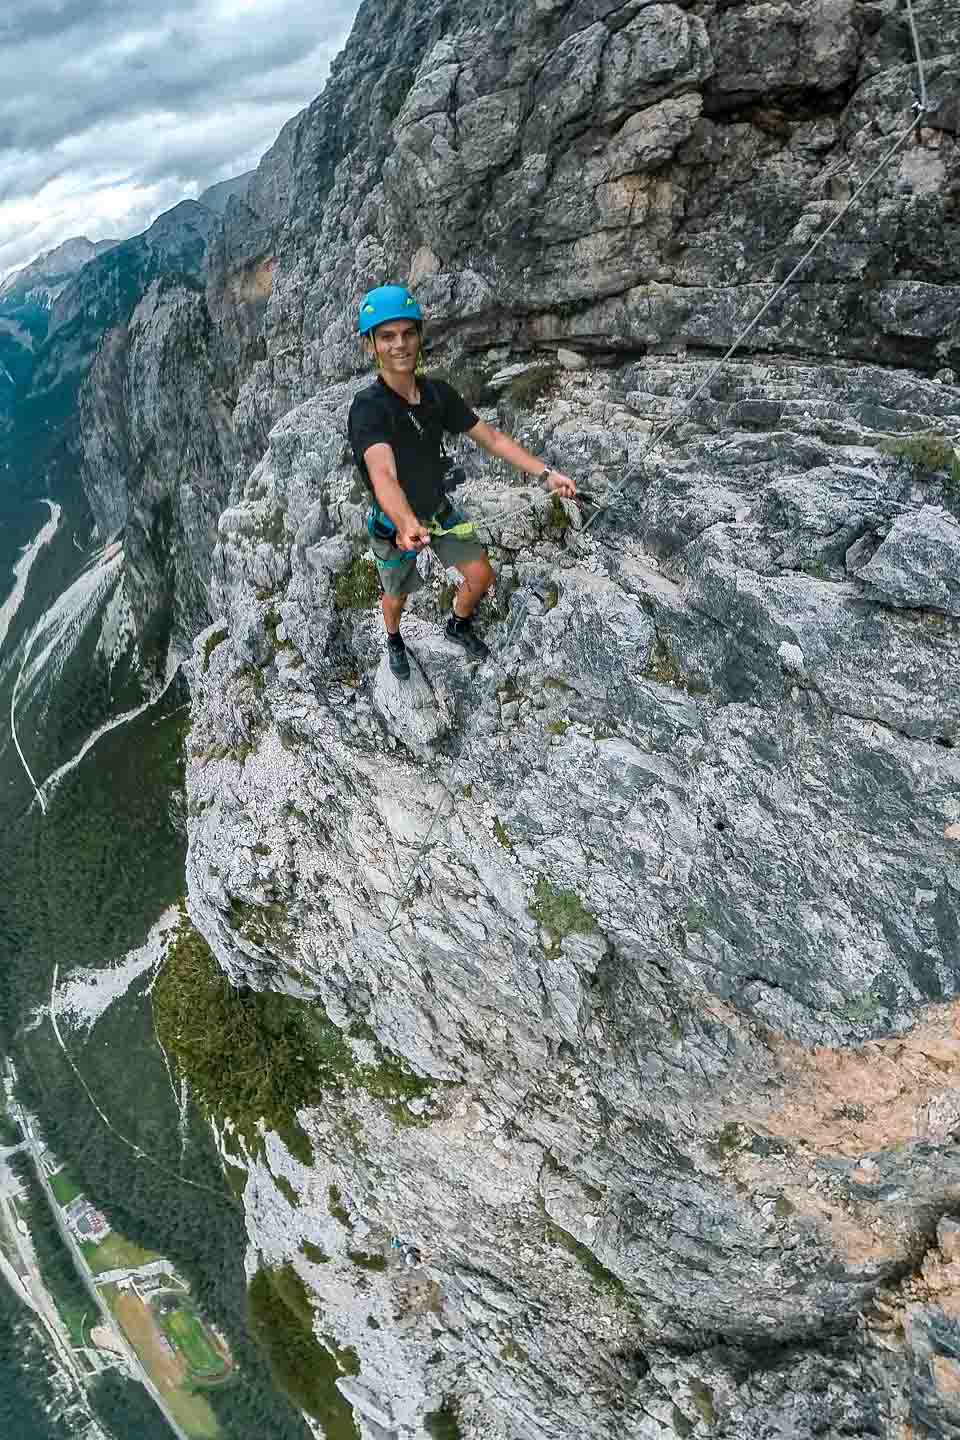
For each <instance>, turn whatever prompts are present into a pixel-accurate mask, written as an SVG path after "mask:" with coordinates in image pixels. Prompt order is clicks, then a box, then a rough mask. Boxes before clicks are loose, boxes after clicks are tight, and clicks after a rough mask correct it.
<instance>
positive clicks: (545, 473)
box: [537, 465, 553, 485]
mask: <svg viewBox="0 0 960 1440" xmlns="http://www.w3.org/2000/svg"><path fill="white" fill-rule="evenodd" d="M552 474H553V471H552V470H551V468H550V466H549V465H548V466H547V468H546V469H545V470H541V471H540V474H539V475H538V476H537V479H538V480H539V481H540V484H541V485H546V483H547V481H548V480H549V479H550V476H551V475H552Z"/></svg>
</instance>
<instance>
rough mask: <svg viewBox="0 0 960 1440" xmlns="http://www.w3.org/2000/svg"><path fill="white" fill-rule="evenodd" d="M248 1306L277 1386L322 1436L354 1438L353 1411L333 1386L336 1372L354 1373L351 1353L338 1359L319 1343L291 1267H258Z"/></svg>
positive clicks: (303, 1288)
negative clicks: (316, 1423) (318, 1427)
mask: <svg viewBox="0 0 960 1440" xmlns="http://www.w3.org/2000/svg"><path fill="white" fill-rule="evenodd" d="M249 1304H250V1328H251V1330H252V1331H253V1334H254V1336H255V1337H256V1339H257V1340H258V1341H259V1342H260V1344H261V1345H262V1346H263V1348H264V1350H265V1351H266V1354H267V1358H268V1360H269V1362H270V1369H271V1371H272V1372H273V1378H274V1380H275V1381H276V1384H277V1386H278V1388H279V1389H280V1390H282V1391H283V1393H284V1394H285V1395H287V1396H288V1397H289V1398H290V1399H291V1400H292V1401H293V1403H294V1405H296V1406H298V1407H299V1408H300V1409H301V1410H305V1411H306V1412H307V1414H308V1415H312V1416H313V1417H314V1419H315V1420H319V1421H320V1424H321V1425H322V1426H323V1429H324V1432H325V1433H326V1437H327V1440H359V1435H358V1431H357V1427H356V1425H355V1423H354V1419H353V1409H352V1407H351V1406H350V1404H349V1403H348V1402H347V1401H346V1400H345V1399H344V1397H343V1396H342V1395H341V1394H340V1391H339V1390H338V1389H337V1386H336V1381H337V1379H338V1377H339V1376H341V1375H350V1374H356V1371H357V1368H358V1367H357V1366H356V1365H355V1363H354V1361H355V1358H356V1357H355V1355H354V1354H353V1352H352V1351H345V1352H343V1353H342V1356H341V1359H340V1362H339V1363H338V1360H337V1358H335V1356H334V1355H333V1354H331V1353H330V1351H329V1350H327V1349H326V1348H325V1347H324V1346H323V1345H321V1343H320V1341H319V1340H318V1339H317V1337H316V1335H315V1334H314V1332H313V1307H312V1305H311V1304H310V1297H309V1295H308V1294H307V1290H306V1286H305V1285H304V1283H303V1281H302V1280H301V1278H300V1276H299V1275H298V1274H297V1272H296V1270H294V1268H293V1266H292V1265H285V1266H283V1267H282V1269H267V1268H265V1267H263V1268H261V1269H260V1270H258V1271H257V1273H256V1275H255V1276H254V1277H253V1280H252V1282H251V1284H250V1292H249ZM334 1348H336V1347H334Z"/></svg>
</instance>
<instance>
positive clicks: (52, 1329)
mask: <svg viewBox="0 0 960 1440" xmlns="http://www.w3.org/2000/svg"><path fill="white" fill-rule="evenodd" d="M18 1193H19V1186H18V1185H17V1182H16V1181H15V1179H14V1177H13V1175H12V1173H11V1172H10V1171H9V1170H7V1169H6V1167H5V1166H3V1165H0V1214H2V1216H3V1221H4V1226H5V1228H6V1230H7V1232H8V1234H9V1235H10V1239H11V1242H12V1243H13V1244H14V1245H15V1246H16V1249H17V1255H18V1257H19V1260H20V1264H21V1265H22V1266H23V1276H22V1277H21V1276H18V1275H17V1274H16V1271H15V1270H14V1268H13V1266H12V1265H9V1266H6V1269H9V1271H10V1275H8V1276H7V1278H8V1279H9V1280H10V1283H11V1285H12V1286H13V1289H14V1291H15V1293H16V1294H17V1295H19V1297H20V1299H21V1300H24V1301H25V1303H26V1304H27V1305H29V1306H30V1309H31V1310H32V1311H33V1312H34V1314H35V1315H36V1317H37V1319H38V1320H39V1321H40V1322H41V1324H42V1325H43V1327H44V1329H45V1330H46V1331H47V1334H48V1335H49V1336H50V1339H51V1340H52V1341H53V1344H54V1347H55V1349H56V1351H57V1354H58V1355H59V1357H60V1361H61V1363H62V1364H63V1365H64V1367H65V1368H66V1369H67V1371H68V1372H69V1373H70V1374H71V1375H72V1376H73V1378H74V1380H75V1381H76V1382H77V1384H78V1385H80V1386H81V1387H83V1382H84V1374H83V1371H82V1370H81V1368H80V1366H79V1364H78V1363H77V1360H76V1357H75V1356H74V1353H73V1345H72V1343H71V1340H70V1333H69V1331H68V1330H67V1327H66V1326H65V1325H64V1323H63V1321H62V1319H61V1318H60V1312H59V1310H58V1309H57V1307H56V1305H55V1304H54V1303H53V1299H52V1297H51V1295H50V1294H49V1292H48V1290H47V1287H46V1284H45V1282H44V1279H43V1276H42V1275H41V1274H40V1268H39V1266H38V1264H37V1256H36V1252H35V1250H34V1248H33V1242H32V1240H31V1239H30V1236H29V1235H21V1233H20V1231H19V1230H18V1229H17V1214H16V1211H15V1210H14V1208H13V1205H12V1204H11V1202H10V1199H9V1196H10V1195H11V1194H18ZM4 1263H5V1265H6V1262H4ZM6 1269H4V1271H3V1273H4V1274H6ZM11 1276H12V1277H13V1278H12V1279H11Z"/></svg>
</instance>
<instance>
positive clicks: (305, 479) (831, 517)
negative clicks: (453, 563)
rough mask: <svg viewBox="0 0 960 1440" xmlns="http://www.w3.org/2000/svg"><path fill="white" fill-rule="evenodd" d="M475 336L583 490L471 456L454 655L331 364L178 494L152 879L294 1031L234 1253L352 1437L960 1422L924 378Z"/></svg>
mask: <svg viewBox="0 0 960 1440" xmlns="http://www.w3.org/2000/svg"><path fill="white" fill-rule="evenodd" d="M505 359H513V360H514V361H517V362H518V363H519V364H520V365H521V367H522V365H523V364H527V363H529V360H530V357H529V356H527V357H524V356H522V355H514V356H512V357H510V356H504V354H503V352H502V351H497V352H496V353H495V354H494V355H492V356H491V357H489V358H487V359H486V360H485V359H484V357H483V356H481V357H480V362H481V365H482V366H485V368H486V374H485V376H484V383H485V384H486V385H487V387H488V388H487V390H486V392H485V393H486V394H487V396H488V397H492V396H493V394H494V390H495V389H496V388H497V385H498V384H499V386H500V388H499V399H498V400H497V402H496V405H495V406H494V405H493V403H492V398H491V408H489V409H488V410H485V411H484V413H485V414H487V415H489V416H490V418H492V419H499V421H500V422H501V423H502V424H504V425H505V426H506V427H507V428H510V429H511V430H512V431H513V432H514V433H519V434H520V435H521V437H522V438H523V439H524V440H525V442H526V443H528V444H529V445H530V446H531V447H532V448H534V449H535V450H536V451H537V452H538V453H544V454H546V455H547V456H548V458H549V459H550V460H551V461H553V462H554V463H556V464H557V465H560V466H562V467H563V468H564V469H566V470H568V471H569V472H570V473H572V474H574V475H575V476H576V477H577V478H578V480H579V481H580V484H581V487H582V489H583V490H584V491H585V492H586V494H587V497H588V498H587V500H586V502H585V504H584V506H583V507H577V506H575V505H573V504H571V503H560V502H555V501H552V500H550V499H549V498H548V497H546V496H544V495H541V494H539V493H534V492H532V491H530V490H529V489H528V488H526V487H525V486H523V485H521V484H520V483H518V482H517V481H516V480H511V479H510V478H509V477H508V476H506V475H501V474H499V473H497V472H496V470H495V468H494V467H492V466H490V465H482V464H481V463H480V462H479V461H478V460H477V459H476V458H475V457H468V460H467V464H468V472H469V473H468V481H467V484H466V486H465V489H464V494H463V503H464V506H465V508H466V509H467V510H468V511H469V513H470V514H471V515H472V516H474V517H475V518H476V519H477V520H478V522H479V523H480V525H481V529H482V531H483V533H484V534H485V536H486V537H487V538H488V540H489V543H490V547H491V551H492V554H493V556H494V558H495V561H496V565H497V569H498V584H497V592H496V596H495V597H494V599H493V600H492V601H490V602H489V603H487V604H486V605H485V608H484V614H483V623H484V626H485V630H486V633H487V635H488V638H489V639H490V642H491V644H492V647H493V649H494V653H495V659H494V660H492V661H491V662H489V663H488V664H487V665H486V666H485V667H484V668H482V669H479V670H478V669H477V668H475V667H470V666H469V665H468V664H467V663H466V662H465V661H464V659H463V657H462V656H461V655H460V654H459V653H456V652H453V651H451V650H450V649H449V648H448V647H447V646H446V645H445V644H444V642H443V640H442V638H441V635H440V630H439V626H438V623H437V622H438V611H439V610H440V609H441V608H442V606H443V604H444V602H445V601H446V600H447V598H448V596H449V581H450V579H451V577H450V576H448V575H445V574H442V573H439V570H438V571H437V572H436V573H434V574H433V575H432V577H431V584H430V585H429V586H428V587H426V588H425V590H424V591H423V592H421V595H420V596H419V597H418V599H417V601H416V602H415V603H414V604H413V605H412V607H411V613H410V616H409V618H408V620H407V621H406V622H405V624H406V627H407V628H406V633H407V639H408V645H409V648H410V650H411V653H412V655H413V657H414V665H413V672H414V673H413V676H412V678H411V681H410V683H409V685H408V686H406V687H405V688H404V689H402V690H401V689H400V688H399V687H398V686H397V685H396V684H395V683H394V682H392V681H391V679H390V676H389V674H388V672H387V670H386V667H385V662H384V661H383V659H382V658H381V655H382V651H381V636H380V621H379V616H378V613H377V610H376V607H375V585H374V584H373V577H372V572H371V567H370V564H369V561H368V560H367V559H366V558H365V552H366V536H365V531H364V515H365V507H364V502H363V497H362V495H361V493H360V491H359V489H358V484H357V481H356V478H355V476H354V474H353V472H352V471H351V469H350V468H349V465H348V464H347V457H346V455H345V452H344V438H343V436H344V416H345V412H346V408H347V406H348V404H349V400H350V398H351V396H352V394H353V393H354V390H355V388H356V384H357V382H356V381H344V382H341V383H338V384H334V385H332V386H330V387H329V388H328V389H326V390H325V391H324V392H323V393H322V394H321V395H320V396H318V397H317V398H315V399H313V400H310V401H308V402H306V403H304V404H302V405H300V406H298V407H297V408H295V409H293V410H291V411H290V412H289V413H288V414H287V415H285V416H284V418H283V419H282V420H280V421H279V423H277V424H276V425H275V427H274V428H273V431H272V433H271V436H270V444H269V449H268V451H267V453H266V455H265V457H264V458H263V460H262V461H261V463H260V464H259V465H258V466H257V468H256V469H255V470H254V471H253V473H252V474H251V476H250V478H249V480H248V482H247V484H246V488H245V491H244V494H243V496H242V498H241V499H240V500H239V501H238V503H237V504H235V505H234V506H233V507H232V508H230V509H228V510H227V511H226V512H225V513H224V514H223V516H222V518H221V521H220V527H219V540H218V544H217V547H216V550H215V553H214V575H213V582H212V598H213V613H215V614H217V616H218V619H217V620H216V622H215V623H214V625H213V626H212V627H211V628H210V629H208V630H207V631H205V632H204V633H203V634H202V635H201V636H200V637H199V639H198V641H197V643H196V646H195V649H194V669H195V675H194V686H195V694H194V707H193V722H192V730H191V735H190V740H189V747H190V757H191V758H190V766H189V778H188V786H189V797H190V815H191V818H190V852H189V868H188V880H189V892H190V912H191V916H192V918H193V921H194V923H195V924H196V926H197V927H198V928H199V929H200V930H201V931H202V932H203V934H204V936H205V937H206V939H207V940H208V941H209V943H210V945H211V947H212V949H213V951H214V954H215V956H216V959H217V960H218V961H219V963H220V965H221V966H222V967H223V968H224V970H225V971H226V972H227V973H228V975H229V976H230V978H231V980H232V982H233V983H234V984H235V985H237V986H243V985H246V986H251V987H253V988H254V989H257V990H273V991H281V992H286V993H287V994H288V995H290V996H292V997H296V1000H297V1001H299V1002H301V1005H302V1007H303V1011H304V1014H306V1015H308V1016H310V1017H314V1019H315V1021H316V1024H317V1025H318V1026H319V1027H321V1031H322V1033H323V1035H325V1036H326V1037H327V1038H326V1039H325V1040H324V1045H325V1046H326V1047H327V1049H326V1051H325V1053H326V1054H327V1055H328V1056H329V1055H330V1054H333V1053H334V1050H333V1049H332V1048H331V1047H337V1046H339V1050H337V1051H336V1053H337V1055H338V1056H339V1059H338V1060H337V1064H336V1067H335V1078H334V1079H333V1080H332V1081H331V1083H330V1085H329V1087H328V1089H327V1091H326V1093H325V1094H324V1096H323V1098H322V1101H320V1102H319V1103H315V1104H312V1105H310V1106H307V1107H302V1108H301V1109H300V1110H299V1112H298V1117H297V1118H298V1121H299V1124H300V1126H301V1127H302V1129H303V1130H304V1131H305V1132H306V1135H307V1136H308V1137H309V1140H310V1146H309V1147H306V1149H303V1148H302V1147H300V1146H297V1145H294V1147H293V1149H292V1150H291V1149H290V1148H289V1146H288V1145H286V1144H284V1143H283V1142H282V1141H281V1139H280V1138H279V1136H278V1135H277V1134H275V1133H273V1132H272V1131H268V1132H267V1133H266V1134H265V1135H261V1139H260V1141H259V1142H257V1143H255V1144H253V1145H245V1144H244V1143H242V1142H240V1141H238V1140H237V1139H236V1138H235V1137H234V1139H233V1140H232V1142H231V1144H232V1152H231V1153H233V1155H234V1156H235V1157H236V1156H237V1155H240V1154H242V1156H243V1163H244V1166H245V1168H246V1170H247V1179H246V1182H245V1187H244V1191H243V1194H244V1203H245V1205H246V1209H247V1219H248V1226H249V1232H250V1239H251V1251H250V1262H249V1263H250V1270H251V1275H252V1274H253V1273H254V1272H255V1271H257V1270H258V1267H263V1268H264V1269H265V1270H266V1272H267V1273H270V1274H273V1275H284V1274H285V1275H288V1276H290V1275H292V1274H294V1272H295V1274H296V1277H298V1278H297V1280H296V1283H297V1285H298V1286H299V1288H300V1290H302V1292H303V1293H304V1294H305V1295H307V1296H308V1297H309V1299H310V1302H311V1304H312V1305H313V1306H314V1307H315V1311H316V1321H315V1329H316V1333H317V1334H318V1335H321V1334H322V1335H324V1336H325V1337H326V1345H327V1350H326V1352H325V1353H329V1354H333V1355H336V1356H339V1360H338V1362H337V1368H336V1369H335V1374H336V1376H338V1377H339V1378H338V1379H337V1380H336V1384H337V1386H338V1389H339V1392H340V1394H341V1396H342V1397H343V1398H344V1399H345V1400H346V1401H348V1402H349V1405H350V1406H351V1407H352V1411H353V1417H354V1419H353V1422H352V1423H354V1424H355V1425H356V1426H357V1427H358V1429H359V1433H360V1434H361V1435H362V1437H363V1440H399V1437H401V1436H402V1437H405V1440H412V1437H418V1440H422V1437H424V1436H425V1435H432V1436H434V1437H436V1436H438V1435H461V1436H463V1437H474V1436H477V1437H479V1436H480V1435H483V1436H491V1435H492V1436H500V1437H503V1440H508V1437H509V1440H548V1437H549V1440H569V1437H572V1436H577V1437H587V1436H589V1437H594V1436H595V1437H609V1440H613V1437H616V1440H623V1437H644V1440H648V1437H649V1440H653V1437H661V1436H663V1435H668V1436H669V1435H674V1434H678V1435H694V1436H699V1435H708V1434H709V1435H711V1436H717V1437H729V1440H734V1437H736V1440H753V1437H758V1440H759V1437H761V1436H764V1437H765V1436H770V1435H773V1434H790V1435H793V1436H796V1437H807V1436H811V1437H812V1436H814V1435H838V1436H839V1435H848V1436H864V1437H866V1436H880V1435H884V1436H887V1435H890V1436H894V1435H897V1436H903V1437H906V1436H907V1435H954V1434H960V1400H958V1396H960V1369H958V1365H957V1360H956V1355H957V1354H958V1353H960V1348H958V1347H960V1326H958V1321H957V1314H958V1311H957V1306H956V1294H957V1285H956V1274H955V1272H956V1269H957V1264H958V1262H957V1260H956V1255H957V1244H956V1233H955V1232H956V1223H955V1222H954V1221H953V1220H951V1219H950V1216H951V1215H952V1214H954V1213H955V1212H956V1211H957V1210H958V1206H960V1188H958V1187H960V1150H958V1148H957V1135H958V1134H960V1083H958V1078H960V1029H958V1015H960V1009H958V1004H957V967H956V957H957V953H958V940H960V933H958V931H960V926H958V914H960V907H958V899H960V783H958V782H960V751H958V749H957V741H958V730H960V689H958V685H957V675H958V673H960V672H958V661H960V593H958V576H960V521H958V514H960V457H958V455H957V452H956V451H955V449H954V437H956V436H957V435H958V433H960V388H958V387H957V386H956V385H954V384H953V383H951V377H949V376H944V377H942V378H941V380H939V381H936V380H933V379H931V378H929V377H924V376H921V375H920V374H915V373H911V372H908V371H904V370H893V369H889V368H879V367H876V368H875V367H865V366H859V365H856V364H852V363H846V364H844V363H831V364H813V363H787V362H785V361H783V360H782V359H779V358H777V357H771V358H768V359H763V358H756V357H755V358H751V359H749V360H743V361H735V362H732V363H731V364H730V365H729V366H728V367H727V368H726V369H725V370H724V371H723V372H722V373H721V375H720V376H719V377H717V378H716V379H715V380H714V381H713V383H712V384H711V385H710V387H709V389H708V390H707V392H706V393H705V394H704V396H703V397H702V398H701V400H700V401H698V402H697V404H696V406H695V407H694V408H693V410H692V411H691V412H690V413H689V414H688V415H687V416H685V418H684V419H683V420H682V422H681V423H680V425H679V426H678V427H677V429H676V431H675V432H674V433H673V434H672V435H671V437H670V438H669V439H667V440H663V441H661V442H659V443H658V444H656V445H655V446H654V447H653V448H652V449H651V448H649V439H650V434H651V429H652V428H653V427H655V426H657V424H658V423H659V422H660V421H661V420H662V419H663V418H665V417H666V416H668V415H670V414H671V413H673V411H674V410H675V409H676V408H678V407H679V406H680V404H681V401H682V399H683V397H684V396H685V395H687V394H689V393H691V392H692V390H693V389H694V387H695V386H696V385H697V384H698V383H699V382H700V380H701V379H703V378H704V377H705V374H706V371H705V369H704V365H703V363H702V362H700V361H696V360H687V359H685V358H684V357H683V356H680V355H673V356H650V357H647V358H645V359H642V360H639V361H632V362H630V363H627V364H621V365H613V366H607V367H604V368H596V367H593V366H589V365H588V366H586V367H584V368H577V369H571V370H569V371H568V370H564V369H561V368H558V367H557V366H541V367H540V368H536V369H535V370H534V371H532V372H531V371H529V370H527V371H523V370H522V368H521V370H520V371H518V372H515V378H513V379H512V380H509V381H503V382H496V381H495V380H494V374H493V372H494V371H496V370H497V369H499V368H502V367H503V363H504V360H505ZM565 359H566V361H567V364H569V365H573V364H575V363H578V362H576V360H575V358H574V357H569V356H568V357H565ZM491 380H494V389H493V390H491V389H490V388H489V386H490V382H491ZM534 397H536V398H534ZM624 480H626V482H627V487H626V489H625V490H623V491H622V493H616V492H617V488H618V487H619V486H620V485H621V484H622V483H623V482H624ZM606 500H612V502H613V503H611V504H610V505H609V507H608V508H606V509H603V510H601V507H602V506H603V504H604V502H605V501H606ZM598 511H600V513H598ZM422 563H425V564H429V561H428V559H426V558H425V560H424V561H423V562H422ZM534 581H536V582H540V584H539V597H540V598H539V603H538V604H537V605H535V606H534V605H528V601H529V599H530V596H531V590H530V584H531V582H534ZM520 606H527V607H528V608H527V610H526V613H525V616H524V619H523V621H522V623H521V622H520V621H519V620H517V615H518V607H520ZM515 620H517V624H516V625H514V621H515ZM508 640H509V642H510V643H509V645H508V646H506V648H505V645H506V642H507V641H508ZM418 858H419V861H420V863H419V868H418V869H417V870H416V872H415V874H414V877H413V879H412V881H411V879H410V877H411V872H412V869H413V867H414V865H415V863H416V861H417V859H418ZM408 882H409V883H408ZM311 1023H313V1022H312V1021H311ZM318 1033H320V1032H318ZM331 1074H333V1072H331ZM375 1077H379V1079H377V1080H376V1083H373V1080H374V1078H375ZM384 1077H386V1078H384ZM390 1077H393V1079H391V1078H390ZM400 1077H406V1081H407V1082H408V1083H401V1078H400ZM229 1128H230V1127H229V1126H228V1127H227V1129H228V1130H229ZM262 1128H263V1127H261V1132H262ZM311 1151H312V1164H309V1165H308V1164H306V1163H305V1161H307V1160H309V1159H310V1158H311ZM343 1423H347V1422H346V1421H344V1422H343ZM445 1427H446V1428H445ZM911 1427H912V1428H911ZM335 1433H339V1432H335ZM343 1433H350V1431H349V1430H345V1431H344V1432H343Z"/></svg>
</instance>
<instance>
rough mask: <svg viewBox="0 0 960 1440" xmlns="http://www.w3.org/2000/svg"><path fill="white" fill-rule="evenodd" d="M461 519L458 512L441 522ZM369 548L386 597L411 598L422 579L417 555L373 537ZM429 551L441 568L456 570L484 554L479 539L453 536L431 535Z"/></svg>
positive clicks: (453, 522) (447, 516) (480, 558)
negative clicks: (407, 596)
mask: <svg viewBox="0 0 960 1440" xmlns="http://www.w3.org/2000/svg"><path fill="white" fill-rule="evenodd" d="M464 518H465V517H464V516H463V515H461V514H460V513H459V512H457V513H456V514H454V515H446V516H444V520H443V523H444V524H445V525H453V524H456V523H458V522H459V521H461V520H463V519H464ZM370 545H371V548H372V550H373V553H374V556H375V558H376V561H377V574H378V575H379V576H380V584H381V586H382V588H383V593H384V594H385V595H392V596H394V598H397V599H398V598H399V597H400V596H401V595H412V594H413V593H414V592H415V591H416V590H419V589H420V588H421V587H422V585H423V578H422V576H421V574H420V572H419V570H418V569H417V557H416V555H405V554H404V553H403V552H402V551H400V550H398V549H397V547H396V546H395V545H391V543H390V541H389V540H381V539H379V538H378V537H377V536H376V535H374V536H373V537H372V539H371V541H370ZM430 548H431V549H432V550H433V553H434V555H436V557H437V559H438V560H439V561H440V564H441V565H444V566H453V568H454V569H457V570H459V569H460V568H461V566H463V565H469V564H470V563H471V561H473V560H482V559H483V557H484V555H485V554H486V551H485V550H484V548H483V546H482V545H481V544H480V541H479V540H461V539H459V538H458V537H457V536H456V535H434V536H433V539H432V541H431V546H430Z"/></svg>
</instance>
